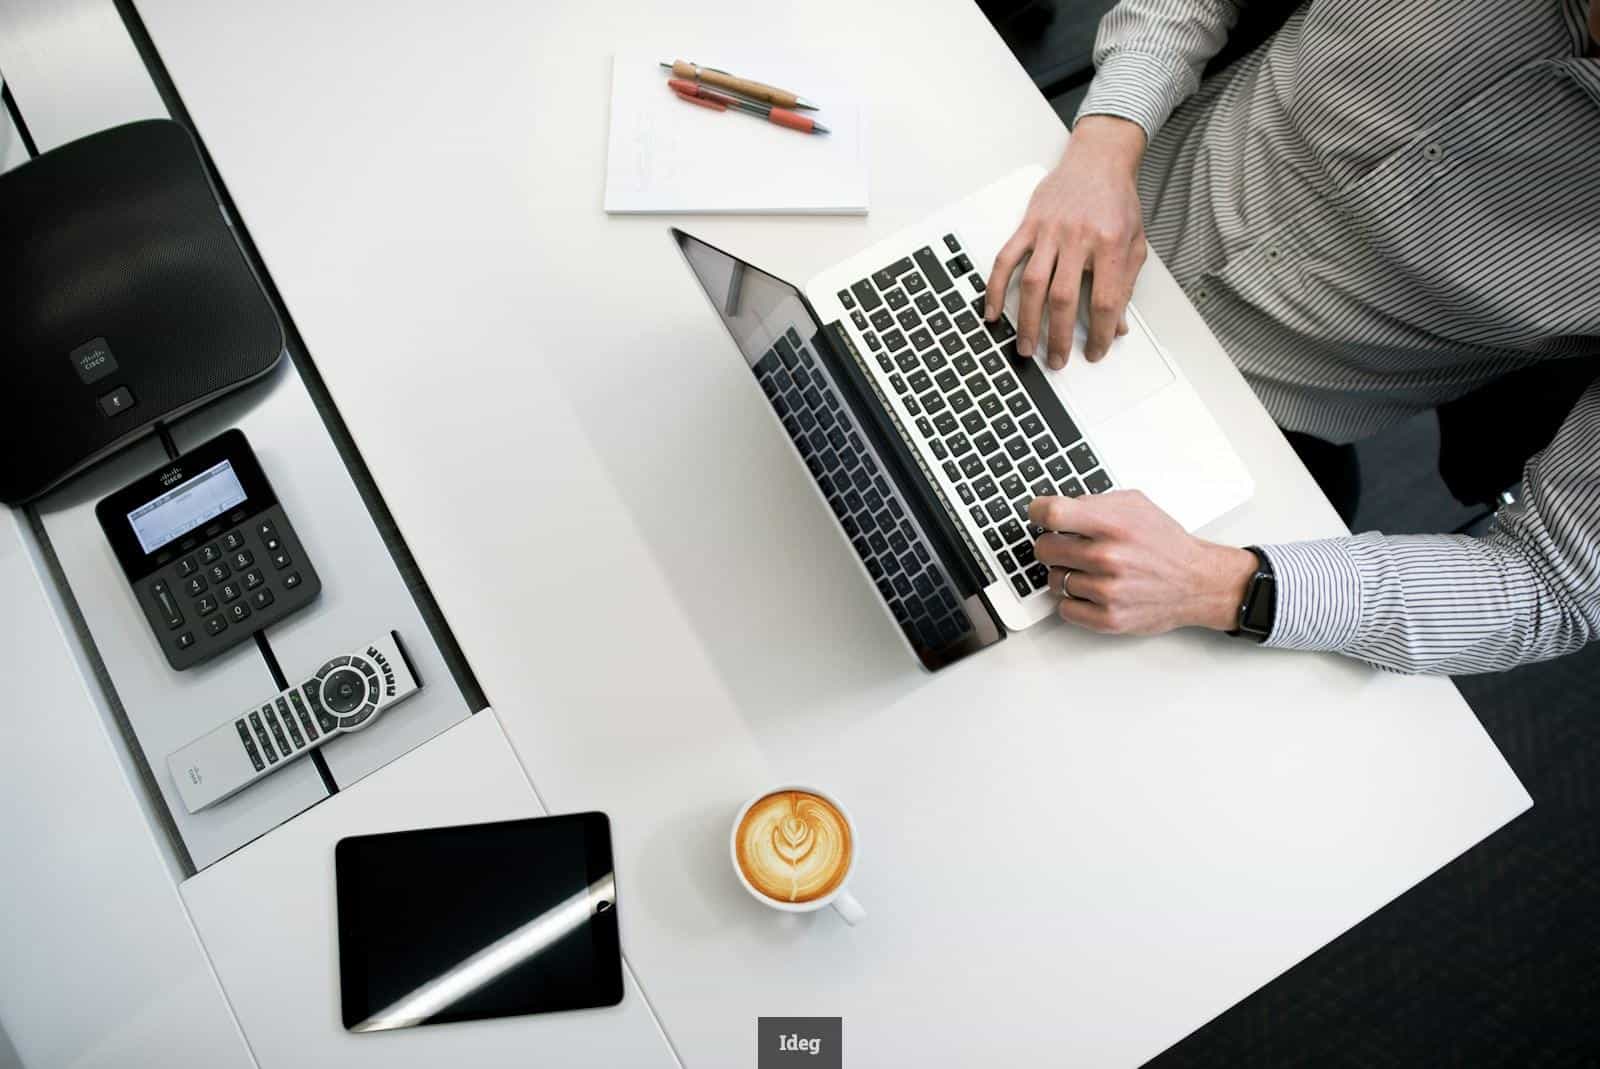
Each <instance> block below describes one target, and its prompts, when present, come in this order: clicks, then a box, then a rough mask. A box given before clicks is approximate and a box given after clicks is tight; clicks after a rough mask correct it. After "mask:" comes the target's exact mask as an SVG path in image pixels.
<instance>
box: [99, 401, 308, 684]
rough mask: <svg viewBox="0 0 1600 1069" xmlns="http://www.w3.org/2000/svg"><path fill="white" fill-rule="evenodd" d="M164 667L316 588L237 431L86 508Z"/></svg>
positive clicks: (222, 642) (262, 621)
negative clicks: (95, 520)
mask: <svg viewBox="0 0 1600 1069" xmlns="http://www.w3.org/2000/svg"><path fill="white" fill-rule="evenodd" d="M95 515H96V516H97V517H99V520H100V527H101V528H102V529H103V530H104V531H105V534H106V538H107V539H108V540H109V541H110V542H111V548H112V549H113V550H114V551H115V552H116V555H117V561H118V562H119V563H120V564H121V565H122V571H123V574H124V575H126V576H127V579H128V582H129V583H130V584H131V585H132V586H133V595H134V599H135V600H136V601H138V603H139V608H140V609H142V610H143V611H144V615H145V619H146V620H148V621H149V623H150V630H151V631H152V632H154V633H155V636H156V643H157V644H158V645H159V646H160V647H161V652H162V653H163V654H165V655H166V658H167V663H168V664H170V665H171V666H172V667H173V668H175V669H177V670H179V671H182V670H183V669H185V668H191V667H193V666H194V665H197V664H199V663H200V662H202V661H205V660H209V659H210V658H212V657H215V656H217V654H219V653H222V652H223V651H224V650H227V649H229V648H231V647H233V646H236V645H238V644H239V643H240V642H243V641H244V640H245V639H247V638H249V637H250V636H251V635H254V634H255V633H256V632H257V631H260V630H261V629H262V628H264V627H266V626H267V625H268V624H272V623H276V622H277V621H279V620H281V619H283V618H284V617H285V616H288V615H289V614H290V613H292V612H295V611H296V610H298V609H302V608H304V607H305V606H307V605H309V604H310V603H311V602H312V601H313V600H315V598H316V596H317V594H318V593H319V592H320V591H321V590H322V583H321V581H320V580H319V579H318V578H317V573H316V569H314V568H313V567H312V566H311V561H310V559H309V558H307V556H306V552H305V547H304V546H302V545H301V544H300V540H299V539H298V538H297V537H296V536H295V533H294V528H293V526H291V525H290V523H289V517H288V516H286V515H285V514H284V511H283V506H281V505H280V504H278V498H277V495H275V494H274V493H273V492H272V486H271V484H270V483H268V482H267V477H266V474H265V473H264V472H263V471H262V470H261V465H260V463H259V462H258V461H257V460H256V455H255V453H254V452H252V451H251V449H250V444H249V442H247V441H245V437H244V434H243V432H241V431H239V430H237V429H233V430H227V431H224V432H223V433H221V434H219V435H217V436H216V437H215V438H213V439H211V440H210V441H208V442H206V443H204V444H203V445H200V446H197V447H195V448H194V449H192V450H190V451H189V452H187V453H185V454H184V455H183V456H180V457H178V458H177V459H176V460H171V461H168V462H167V463H166V464H163V465H162V466H161V467H160V468H158V469H156V470H155V471H153V472H151V473H150V474H149V475H146V476H144V477H143V478H141V479H139V480H137V481H135V482H133V483H131V484H129V485H128V486H125V487H123V488H122V489H121V490H118V491H117V492H116V493H114V494H112V495H111V496H110V497H107V498H106V499H105V500H103V501H101V502H100V503H99V504H98V505H97V506H95Z"/></svg>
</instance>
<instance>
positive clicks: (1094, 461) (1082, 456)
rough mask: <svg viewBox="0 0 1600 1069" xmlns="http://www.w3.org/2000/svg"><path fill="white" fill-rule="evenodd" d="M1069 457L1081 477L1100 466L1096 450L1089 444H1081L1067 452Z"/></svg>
mask: <svg viewBox="0 0 1600 1069" xmlns="http://www.w3.org/2000/svg"><path fill="white" fill-rule="evenodd" d="M1067 457H1068V458H1069V459H1070V460H1071V461H1072V466H1073V467H1074V468H1077V469H1078V474H1079V475H1084V474H1087V473H1088V472H1091V471H1093V470H1094V469H1095V468H1098V467H1099V466H1100V459H1099V458H1098V457H1096V456H1095V455H1094V450H1092V449H1090V448H1089V443H1088V442H1079V443H1078V444H1077V445H1075V446H1073V447H1072V448H1071V449H1069V450H1067Z"/></svg>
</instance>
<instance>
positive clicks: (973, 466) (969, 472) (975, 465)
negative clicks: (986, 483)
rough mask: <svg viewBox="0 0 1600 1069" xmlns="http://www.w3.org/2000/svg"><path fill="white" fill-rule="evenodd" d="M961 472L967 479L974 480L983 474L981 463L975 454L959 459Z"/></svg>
mask: <svg viewBox="0 0 1600 1069" xmlns="http://www.w3.org/2000/svg"><path fill="white" fill-rule="evenodd" d="M961 472H962V474H964V475H965V476H966V477H967V478H969V479H976V478H977V477H978V476H980V475H982V474H983V461H982V460H981V459H979V457H978V455H977V454H976V453H974V454H972V455H971V456H965V457H962V458H961Z"/></svg>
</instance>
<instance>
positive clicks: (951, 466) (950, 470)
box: [943, 460, 961, 482]
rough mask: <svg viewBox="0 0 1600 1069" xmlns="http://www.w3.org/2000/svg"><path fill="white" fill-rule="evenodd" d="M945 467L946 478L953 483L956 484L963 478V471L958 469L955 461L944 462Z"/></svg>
mask: <svg viewBox="0 0 1600 1069" xmlns="http://www.w3.org/2000/svg"><path fill="white" fill-rule="evenodd" d="M943 467H944V474H945V478H947V479H949V480H950V481H951V482H956V481H958V480H959V479H960V478H961V469H960V468H958V467H956V462H955V461H953V460H947V461H945V462H944V465H943Z"/></svg>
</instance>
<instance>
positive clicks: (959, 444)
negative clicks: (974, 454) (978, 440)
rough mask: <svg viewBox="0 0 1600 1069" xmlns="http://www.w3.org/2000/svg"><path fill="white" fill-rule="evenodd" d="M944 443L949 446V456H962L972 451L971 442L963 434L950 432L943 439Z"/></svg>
mask: <svg viewBox="0 0 1600 1069" xmlns="http://www.w3.org/2000/svg"><path fill="white" fill-rule="evenodd" d="M944 444H945V445H947V446H949V448H950V454H951V456H957V457H959V456H964V455H966V454H967V453H969V452H971V451H972V443H971V442H970V441H968V440H967V436H966V435H964V434H952V435H951V436H950V437H948V438H946V439H945V440H944Z"/></svg>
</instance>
